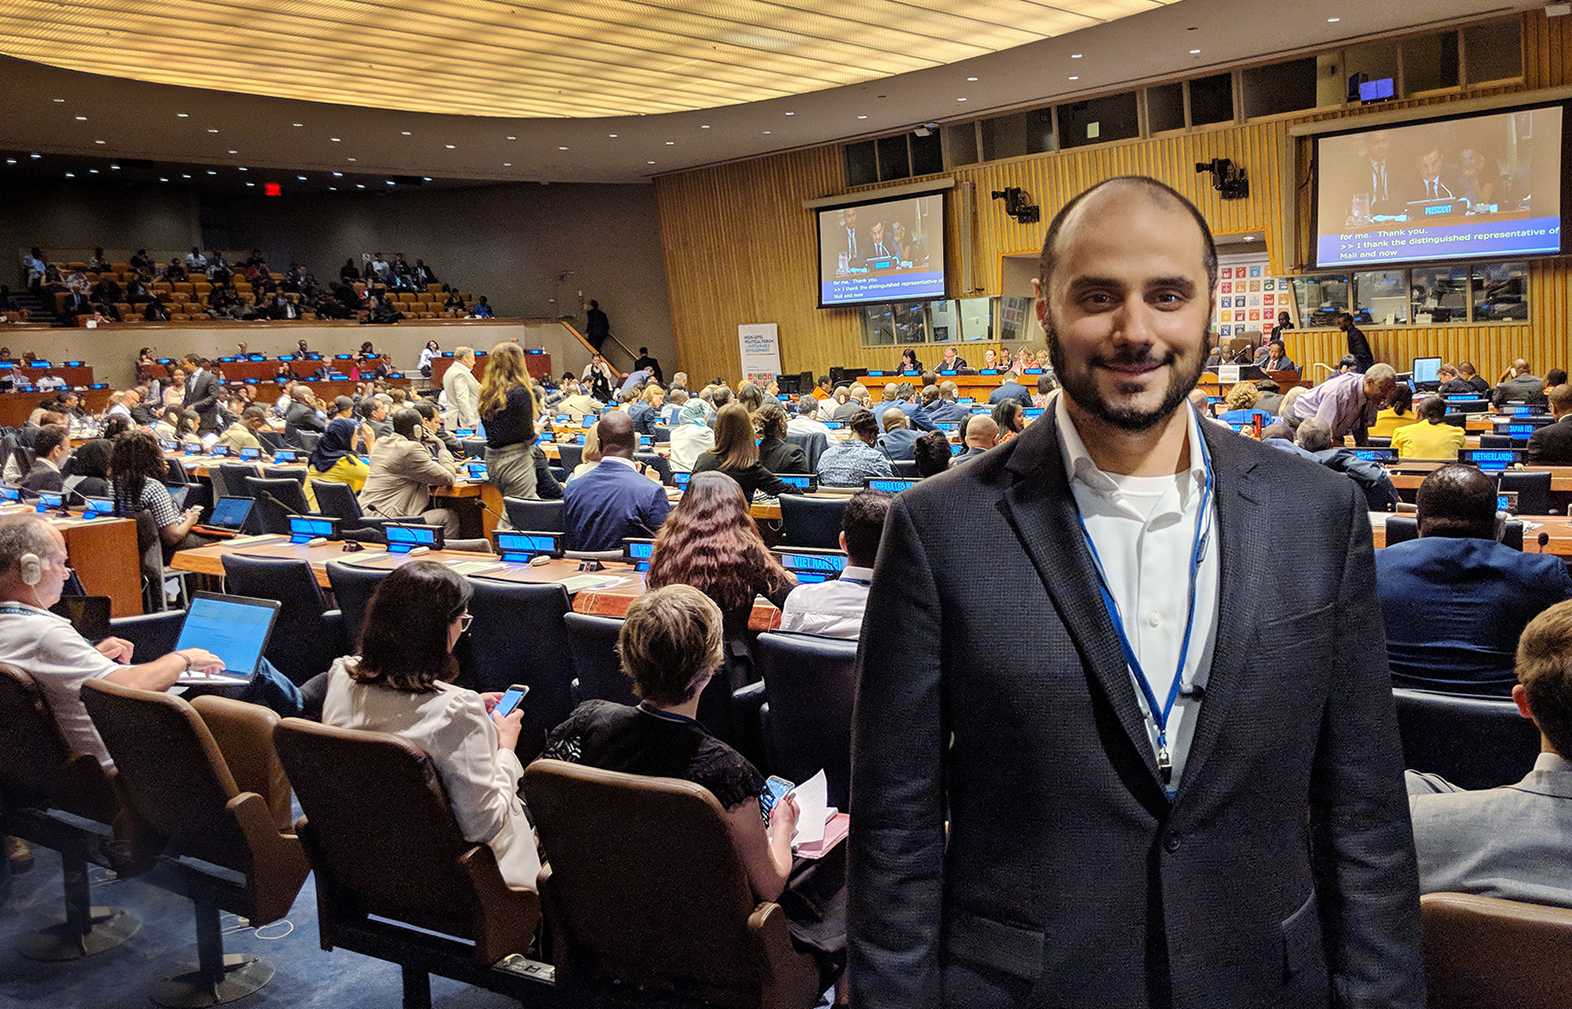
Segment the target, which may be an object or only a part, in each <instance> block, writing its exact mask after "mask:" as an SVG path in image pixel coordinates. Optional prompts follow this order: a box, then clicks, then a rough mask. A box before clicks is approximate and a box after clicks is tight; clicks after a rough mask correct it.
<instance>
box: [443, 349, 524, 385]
mask: <svg viewBox="0 0 1572 1009" xmlns="http://www.w3.org/2000/svg"><path fill="white" fill-rule="evenodd" d="M456 360H458V359H457V358H455V357H452V356H451V355H449V354H444V355H443V356H442V357H434V358H432V359H431V384H432V385H433V386H441V385H442V376H444V375H446V374H447V371H448V369H449V368H451V367H453V362H454V361H456ZM524 367H526V368H527V369H529V374H530V377H531V378H535V379H544V378H549V377H550V376H551V355H550V354H548V353H546V352H545V351H544V350H541V349H539V348H533V349H532V348H529V347H525V348H524ZM470 371H472V372H473V373H474V375H475V378H476V379H477V380H479V379H480V378H481V376H483V375H484V374H485V373H486V351H485V350H484V349H483V348H479V347H477V348H475V367H473V368H471V369H470Z"/></svg>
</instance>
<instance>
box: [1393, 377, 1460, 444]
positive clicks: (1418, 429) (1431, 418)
mask: <svg viewBox="0 0 1572 1009" xmlns="http://www.w3.org/2000/svg"><path fill="white" fill-rule="evenodd" d="M1398 388H1402V386H1399V387H1398ZM1418 415H1419V423H1417V424H1410V425H1408V426H1407V427H1400V428H1398V429H1397V433H1396V434H1394V435H1392V448H1394V449H1396V450H1397V457H1398V458H1399V459H1441V460H1445V461H1447V462H1456V461H1457V450H1458V449H1460V448H1462V447H1463V439H1464V437H1465V435H1464V434H1463V429H1462V428H1460V427H1453V426H1452V425H1451V424H1448V423H1446V400H1444V399H1442V398H1441V397H1440V396H1431V397H1430V398H1429V399H1426V400H1425V401H1424V402H1422V403H1420V404H1419V411H1418Z"/></svg>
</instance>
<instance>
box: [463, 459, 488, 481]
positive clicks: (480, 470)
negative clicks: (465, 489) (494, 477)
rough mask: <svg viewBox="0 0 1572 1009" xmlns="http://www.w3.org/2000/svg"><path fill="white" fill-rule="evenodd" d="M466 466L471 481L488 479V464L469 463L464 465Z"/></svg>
mask: <svg viewBox="0 0 1572 1009" xmlns="http://www.w3.org/2000/svg"><path fill="white" fill-rule="evenodd" d="M464 466H465V468H466V469H468V470H469V478H470V479H471V480H484V479H486V464H485V463H483V462H467V463H465V464H464Z"/></svg>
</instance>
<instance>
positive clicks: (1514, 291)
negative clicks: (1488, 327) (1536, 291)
mask: <svg viewBox="0 0 1572 1009" xmlns="http://www.w3.org/2000/svg"><path fill="white" fill-rule="evenodd" d="M1527 318H1528V264H1527V263H1480V264H1479V265H1477V266H1475V267H1474V321H1475V322H1506V321H1523V320H1526V319H1527Z"/></svg>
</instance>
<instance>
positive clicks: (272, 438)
mask: <svg viewBox="0 0 1572 1009" xmlns="http://www.w3.org/2000/svg"><path fill="white" fill-rule="evenodd" d="M256 436H257V441H259V442H261V443H262V447H263V448H264V449H266V450H267V451H269V452H277V451H278V450H279V449H281V448H288V447H289V446H288V445H286V444H284V436H283V434H281V433H280V432H278V431H274V430H272V429H271V428H263V429H262V430H260V431H258V432H256Z"/></svg>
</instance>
